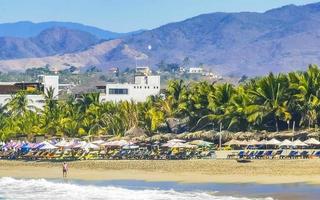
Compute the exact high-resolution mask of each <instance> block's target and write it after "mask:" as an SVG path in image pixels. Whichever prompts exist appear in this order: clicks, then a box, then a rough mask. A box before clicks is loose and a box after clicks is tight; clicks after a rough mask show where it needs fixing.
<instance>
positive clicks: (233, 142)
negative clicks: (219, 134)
mask: <svg viewBox="0 0 320 200" xmlns="http://www.w3.org/2000/svg"><path fill="white" fill-rule="evenodd" d="M223 145H225V146H231V145H240V141H238V140H235V139H232V140H230V141H228V142H226V143H224V144H223Z"/></svg>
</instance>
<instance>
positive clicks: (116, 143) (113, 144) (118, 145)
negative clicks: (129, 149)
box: [102, 140, 133, 147]
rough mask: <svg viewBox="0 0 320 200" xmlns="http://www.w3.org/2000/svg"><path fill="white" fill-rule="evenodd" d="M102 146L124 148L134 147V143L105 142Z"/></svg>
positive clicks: (122, 141) (123, 141)
mask: <svg viewBox="0 0 320 200" xmlns="http://www.w3.org/2000/svg"><path fill="white" fill-rule="evenodd" d="M102 145H103V146H107V147H123V146H126V145H133V142H127V141H125V140H118V141H111V142H105V143H103V144H102Z"/></svg>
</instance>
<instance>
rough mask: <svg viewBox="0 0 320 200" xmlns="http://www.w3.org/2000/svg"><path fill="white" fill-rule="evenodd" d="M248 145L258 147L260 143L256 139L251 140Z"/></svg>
mask: <svg viewBox="0 0 320 200" xmlns="http://www.w3.org/2000/svg"><path fill="white" fill-rule="evenodd" d="M247 144H248V145H258V144H259V142H258V141H257V140H255V139H252V140H249V141H248V142H247Z"/></svg>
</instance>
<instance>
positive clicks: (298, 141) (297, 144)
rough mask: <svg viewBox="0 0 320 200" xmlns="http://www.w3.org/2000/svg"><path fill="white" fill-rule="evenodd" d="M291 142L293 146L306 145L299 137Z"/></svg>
mask: <svg viewBox="0 0 320 200" xmlns="http://www.w3.org/2000/svg"><path fill="white" fill-rule="evenodd" d="M292 144H293V146H301V147H305V146H308V145H307V144H306V143H304V142H302V141H301V140H299V139H297V140H295V141H294V142H293V143H292Z"/></svg>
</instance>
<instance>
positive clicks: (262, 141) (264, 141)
mask: <svg viewBox="0 0 320 200" xmlns="http://www.w3.org/2000/svg"><path fill="white" fill-rule="evenodd" d="M266 142H267V140H265V139H263V140H261V141H259V142H258V143H257V145H265V144H266Z"/></svg>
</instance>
